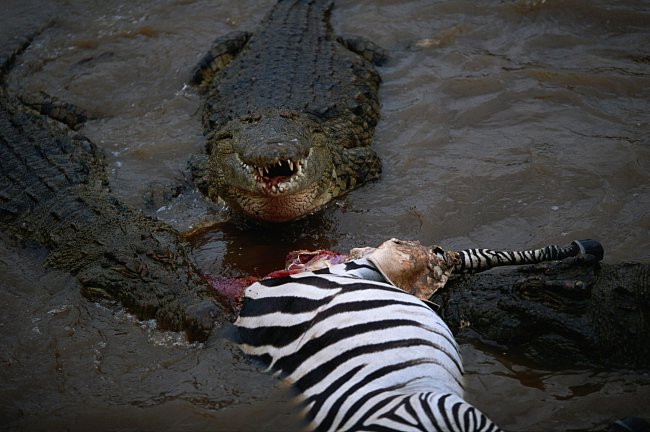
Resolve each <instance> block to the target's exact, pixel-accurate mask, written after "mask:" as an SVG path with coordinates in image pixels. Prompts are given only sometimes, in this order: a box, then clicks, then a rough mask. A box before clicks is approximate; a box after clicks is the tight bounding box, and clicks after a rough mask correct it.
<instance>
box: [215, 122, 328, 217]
mask: <svg viewBox="0 0 650 432" xmlns="http://www.w3.org/2000/svg"><path fill="white" fill-rule="evenodd" d="M208 151H209V159H210V162H209V174H208V175H209V185H210V186H209V190H208V195H209V196H210V198H211V199H213V200H216V199H217V198H218V197H221V198H223V199H224V200H225V201H226V202H227V203H228V205H230V206H231V207H233V208H235V209H237V210H240V211H242V212H243V213H245V214H246V215H248V216H250V217H252V218H255V219H261V220H266V221H272V222H283V221H288V220H292V219H296V218H299V217H301V216H304V215H307V214H309V213H311V212H313V211H315V210H317V209H318V208H319V207H321V206H323V205H324V204H325V203H327V202H328V201H329V200H330V199H331V198H332V196H333V188H334V187H333V180H334V179H335V177H336V174H335V172H334V169H335V168H334V166H335V165H334V161H333V159H332V155H331V152H330V150H329V149H328V143H327V139H326V135H325V132H324V131H323V129H322V128H321V126H320V125H319V123H318V122H317V121H315V120H314V119H313V118H310V116H309V115H307V114H304V113H297V112H291V111H282V110H272V111H266V112H262V113H253V114H248V115H245V116H242V117H240V118H236V119H233V120H231V121H230V122H229V123H228V124H227V125H226V126H225V127H224V128H220V129H219V131H218V132H217V133H215V134H213V135H211V136H209V137H208Z"/></svg>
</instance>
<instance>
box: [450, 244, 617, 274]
mask: <svg viewBox="0 0 650 432" xmlns="http://www.w3.org/2000/svg"><path fill="white" fill-rule="evenodd" d="M458 254H459V255H460V263H458V264H456V265H455V266H454V272H456V273H478V272H482V271H485V270H488V269H491V268H492V267H498V266H508V265H521V264H537V263H540V262H543V261H557V260H563V259H565V258H570V257H588V256H591V257H593V258H592V259H595V260H597V261H601V260H602V259H603V255H604V251H603V246H602V245H601V244H600V243H599V242H598V241H596V240H574V241H572V242H571V244H570V245H568V246H564V247H560V246H557V245H549V246H546V247H543V248H541V249H532V250H523V251H511V250H506V251H495V250H491V249H466V250H463V251H460V252H459V253H458Z"/></svg>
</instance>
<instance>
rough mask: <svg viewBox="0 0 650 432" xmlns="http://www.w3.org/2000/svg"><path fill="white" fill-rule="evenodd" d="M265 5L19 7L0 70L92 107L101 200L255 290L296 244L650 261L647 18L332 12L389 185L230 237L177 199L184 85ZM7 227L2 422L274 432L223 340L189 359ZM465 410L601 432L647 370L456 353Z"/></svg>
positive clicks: (16, 88)
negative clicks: (23, 39)
mask: <svg viewBox="0 0 650 432" xmlns="http://www.w3.org/2000/svg"><path fill="white" fill-rule="evenodd" d="M273 4H274V1H273V0H265V1H249V0H243V1H238V2H225V1H224V2H209V1H189V0H188V1H182V0H178V1H130V2H126V1H118V0H110V1H105V2H94V1H26V2H25V1H21V2H19V1H15V0H6V1H3V2H2V4H0V12H2V13H1V14H0V16H1V18H0V37H1V38H2V46H3V49H4V47H6V46H9V45H10V43H11V41H12V40H13V37H14V35H17V34H23V33H25V32H30V31H35V30H37V29H43V30H42V31H41V32H40V33H39V34H38V35H37V36H36V37H35V39H34V41H33V43H32V45H31V46H30V48H29V49H28V50H27V51H26V52H25V53H24V55H23V56H22V57H21V59H20V61H19V62H18V65H17V66H16V68H15V69H14V70H13V71H12V73H11V74H10V76H9V79H8V85H9V88H10V89H11V90H12V91H13V92H15V93H21V92H29V91H37V90H42V91H46V92H47V93H49V94H51V95H53V96H56V97H59V98H61V99H63V100H65V101H67V102H71V103H73V104H76V105H77V106H80V107H82V108H84V109H85V110H86V111H87V112H88V113H89V114H90V115H91V116H92V117H93V120H90V121H89V122H87V123H86V125H85V126H84V127H83V128H82V129H81V130H80V133H83V134H85V135H86V136H88V137H89V138H90V139H92V140H93V141H94V142H95V143H97V144H98V145H99V146H100V147H101V148H102V149H103V150H104V152H105V154H106V158H107V164H108V168H109V172H110V183H111V188H112V190H113V191H114V192H115V193H116V194H117V195H119V196H120V197H121V199H123V200H124V201H126V202H128V203H129V204H130V205H132V206H134V207H137V208H142V209H143V210H144V211H145V212H147V213H148V214H151V215H153V216H156V217H159V218H160V219H162V220H164V221H166V222H168V223H170V224H171V225H173V226H175V227H176V228H178V229H179V230H187V229H190V228H191V227H193V226H196V225H198V224H200V223H204V222H212V223H216V225H215V226H214V227H213V228H212V229H210V230H207V231H205V232H202V233H201V234H200V235H198V236H195V237H194V238H193V244H194V254H195V257H196V260H197V262H198V263H199V264H200V266H201V267H202V268H203V269H204V270H205V271H207V272H211V273H227V274H244V275H249V274H252V275H263V274H265V273H266V272H268V271H270V270H273V269H276V268H279V267H281V266H282V263H283V257H284V256H285V254H286V253H287V252H288V251H290V250H293V249H317V248H328V249H333V250H337V251H346V250H348V249H349V248H351V247H354V246H363V245H376V244H378V243H381V242H382V241H384V240H385V239H388V238H391V237H397V238H402V239H417V240H420V241H421V242H423V243H425V244H431V243H436V244H440V245H442V246H443V247H445V248H448V249H459V248H465V247H491V248H530V247H537V246H541V245H545V244H549V243H560V244H565V243H568V242H569V241H571V240H572V239H574V238H589V237H592V238H597V239H599V240H601V241H602V243H603V245H604V247H605V251H606V261H607V262H612V263H615V262H621V261H630V260H634V261H642V262H648V261H650V138H649V137H648V136H649V133H648V132H649V131H650V3H648V2H643V1H632V0H630V1H621V2H607V1H593V2H578V1H570V0H569V1H559V0H555V1H553V0H549V1H541V0H540V1H485V2H480V3H478V4H477V3H476V2H469V1H453V2H450V1H430V0H429V1H424V0H421V1H415V0H410V1H405V0H394V1H387V0H381V1H380V0H376V1H372V2H353V1H347V0H346V1H344V0H339V1H337V4H336V8H335V11H334V14H333V18H332V22H333V26H334V28H335V29H336V31H337V32H338V33H340V34H356V35H362V36H365V37H368V38H370V39H372V40H373V41H375V42H376V43H378V44H379V45H381V46H383V47H384V48H386V49H387V50H388V51H389V53H390V60H389V61H388V63H387V64H386V65H384V66H382V67H381V68H379V72H380V74H381V76H382V79H383V84H382V87H381V93H380V96H381V103H382V111H381V112H382V119H381V121H380V123H379V125H378V127H377V131H376V137H375V144H374V148H375V149H376V151H377V153H378V154H379V156H380V157H381V158H382V160H383V165H384V172H383V175H382V178H381V179H380V180H379V181H377V182H374V183H372V184H368V185H365V186H363V187H362V188H360V189H358V190H356V191H354V192H352V193H350V194H348V195H347V196H345V197H343V198H341V199H339V200H337V201H336V202H335V203H333V204H332V205H331V206H329V207H328V208H327V209H325V210H324V211H322V212H320V213H319V214H317V215H314V216H312V217H309V218H307V219H305V220H302V221H298V222H296V223H292V224H289V225H287V226H266V227H260V226H255V225H248V224H242V223H241V221H237V220H231V219H230V217H229V215H228V213H227V212H226V211H224V210H223V209H222V208H221V207H220V206H218V205H212V204H208V203H206V202H204V201H203V200H202V198H201V197H200V196H199V195H198V194H197V193H196V192H193V191H192V190H191V188H189V187H185V188H183V187H182V186H183V185H185V186H187V185H188V181H187V171H186V164H187V161H188V159H189V157H190V155H191V154H193V153H201V152H202V151H203V137H202V128H201V122H200V96H199V95H198V94H196V93H195V92H194V91H193V90H192V89H189V88H187V86H186V85H185V84H186V83H187V82H188V80H189V77H190V75H191V71H192V69H193V67H194V65H195V64H196V62H197V61H198V60H199V59H200V57H201V56H202V55H203V54H204V53H205V52H206V50H207V49H208V48H209V46H210V43H211V41H212V40H213V39H214V38H216V37H217V36H220V35H223V34H225V33H227V32H228V31H233V30H239V29H247V30H250V29H254V28H255V26H256V25H257V23H258V22H259V20H260V19H261V17H262V16H263V15H264V14H265V12H266V11H268V10H269V9H270V7H271V6H272V5H273ZM45 254H46V252H45V251H44V250H41V249H38V248H34V247H29V246H27V245H25V244H22V243H19V242H17V241H15V240H14V239H12V238H9V237H7V236H4V235H2V236H0V275H1V279H0V341H1V349H0V362H1V366H2V367H1V372H0V421H1V423H2V424H3V429H4V426H7V427H8V429H9V430H66V429H69V430H87V429H88V428H89V427H90V426H92V427H93V429H95V430H159V431H166V430H168V431H172V430H278V429H285V428H293V427H295V417H294V416H295V412H296V410H295V409H294V408H293V407H292V406H291V405H290V403H289V402H288V398H287V397H285V396H284V395H283V393H282V392H281V390H279V389H278V388H277V382H276V381H275V380H274V379H273V378H272V377H269V376H266V375H264V374H261V373H260V372H259V371H258V370H257V369H256V368H255V366H254V365H250V364H249V363H248V362H247V361H246V359H245V358H243V357H242V356H241V355H240V354H239V353H238V352H237V350H236V349H235V348H234V347H233V346H231V345H230V344H229V343H228V342H226V341H225V339H224V334H225V333H227V331H228V329H224V330H223V331H221V332H219V333H217V334H215V335H214V336H213V337H212V338H211V339H210V340H208V341H207V342H206V343H204V344H195V345H189V344H188V343H187V342H186V341H185V340H184V338H183V337H182V336H181V335H179V334H175V333H165V332H160V331H158V330H156V329H155V323H154V322H141V321H137V320H135V319H134V318H133V317H132V316H130V315H128V314H126V313H124V312H122V311H120V309H119V308H116V307H114V306H111V305H102V304H95V303H91V302H89V301H87V300H86V299H84V298H83V297H81V295H80V294H79V286H78V283H77V281H76V279H74V278H73V277H70V276H69V275H66V274H63V273H60V272H56V271H51V270H47V269H44V268H43V266H42V262H43V259H44V257H45ZM461 347H462V353H463V357H464V361H465V367H466V371H467V379H468V393H469V396H468V399H469V400H470V401H471V402H473V403H475V404H476V405H477V406H478V407H480V408H481V409H482V410H483V411H484V412H486V413H487V414H489V415H490V417H491V418H492V419H493V420H495V421H496V422H498V423H499V424H500V425H501V426H502V427H504V428H507V429H509V430H520V431H529V430H540V431H541V430H597V429H598V428H601V427H603V425H605V424H607V423H608V422H609V421H611V420H612V419H615V418H619V417H622V416H626V415H646V416H650V408H649V407H650V374H649V373H646V372H644V371H627V370H604V369H587V370H585V369H575V370H552V369H551V368H544V367H543V366H540V365H535V366H533V365H527V364H524V363H522V362H521V361H519V360H517V359H516V358H513V357H512V356H511V355H509V354H508V353H504V352H494V351H487V350H484V349H481V348H480V347H477V346H474V345H472V344H470V343H467V342H463V341H461Z"/></svg>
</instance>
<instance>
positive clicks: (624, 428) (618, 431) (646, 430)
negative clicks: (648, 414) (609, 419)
mask: <svg viewBox="0 0 650 432" xmlns="http://www.w3.org/2000/svg"><path fill="white" fill-rule="evenodd" d="M607 432H650V423H648V422H647V421H645V420H644V419H642V418H640V417H632V416H631V417H623V418H622V419H620V420H616V421H615V422H614V423H612V424H611V425H610V426H609V428H607Z"/></svg>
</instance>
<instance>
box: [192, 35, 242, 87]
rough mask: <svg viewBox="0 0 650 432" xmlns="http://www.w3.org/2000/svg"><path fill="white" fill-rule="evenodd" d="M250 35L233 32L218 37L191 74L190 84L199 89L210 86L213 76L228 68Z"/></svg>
mask: <svg viewBox="0 0 650 432" xmlns="http://www.w3.org/2000/svg"><path fill="white" fill-rule="evenodd" d="M251 34H252V33H249V32H245V31H235V32H231V33H228V34H226V35H224V36H221V37H218V38H217V39H215V41H214V42H213V43H212V47H211V48H210V50H209V51H208V52H207V53H206V54H205V55H204V56H203V58H202V59H201V60H200V61H199V64H198V65H196V67H195V68H194V71H193V72H192V79H191V80H190V84H192V85H193V86H196V87H198V88H200V89H205V88H206V87H208V86H209V85H210V83H211V82H212V79H213V78H214V76H215V74H216V73H218V72H219V71H220V70H222V69H223V68H225V67H226V66H228V64H230V62H231V61H232V59H233V58H235V56H236V55H237V54H238V53H239V52H240V51H241V49H242V48H243V47H244V45H246V42H248V39H250V37H251Z"/></svg>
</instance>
